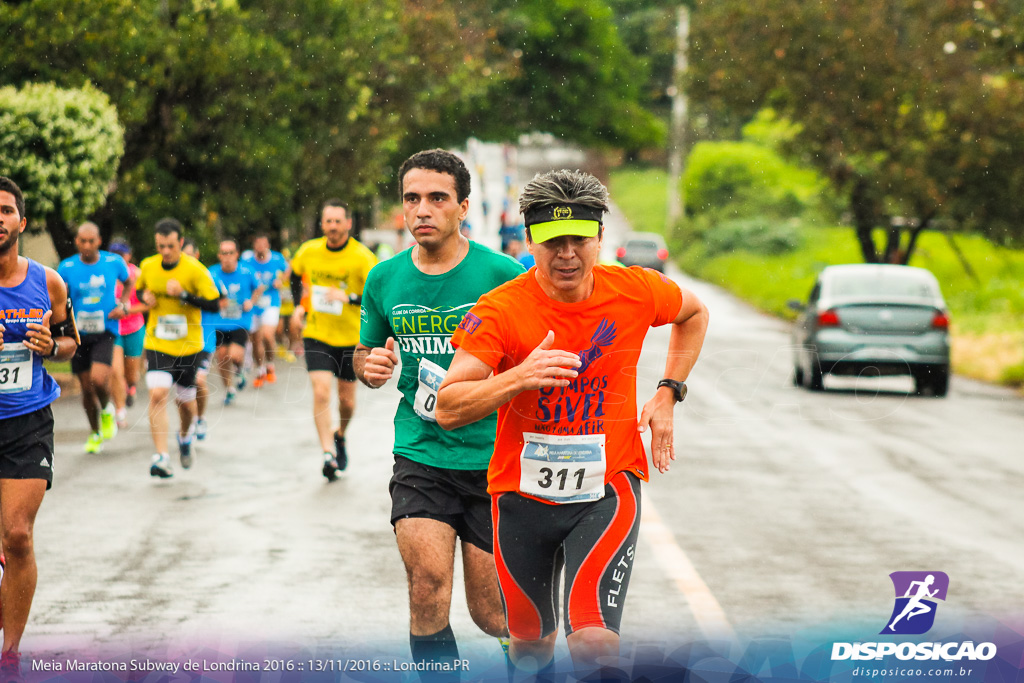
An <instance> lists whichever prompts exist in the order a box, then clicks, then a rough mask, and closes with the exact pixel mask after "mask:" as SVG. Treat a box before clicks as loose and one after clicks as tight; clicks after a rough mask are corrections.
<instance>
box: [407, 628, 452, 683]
mask: <svg viewBox="0 0 1024 683" xmlns="http://www.w3.org/2000/svg"><path fill="white" fill-rule="evenodd" d="M409 647H410V649H411V650H412V659H413V661H414V662H415V663H416V664H420V665H422V666H423V668H422V669H421V670H420V672H419V673H420V680H421V681H423V683H444V682H448V681H458V680H459V679H460V678H461V676H460V672H459V670H458V669H456V668H455V660H457V659H458V658H459V646H458V644H457V643H456V642H455V633H454V632H453V631H452V625H451V624H448V625H447V626H445V627H444V628H443V629H441V630H440V631H438V632H437V633H434V634H431V635H428V636H417V635H413V634H412V633H410V634H409ZM435 664H436V665H437V666H436V667H435V666H434V665H435ZM445 665H447V666H445ZM444 669H447V671H445V670H444Z"/></svg>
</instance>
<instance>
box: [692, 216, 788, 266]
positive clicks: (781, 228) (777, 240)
mask: <svg viewBox="0 0 1024 683" xmlns="http://www.w3.org/2000/svg"><path fill="white" fill-rule="evenodd" d="M802 242H803V233H802V232H801V230H800V224H799V222H798V221H792V220H791V221H784V222H783V221H775V220H766V219H764V218H738V219H735V220H729V221H722V222H720V223H717V224H716V225H714V226H713V227H711V228H709V229H706V230H705V231H704V232H703V247H704V255H705V256H708V257H711V256H717V255H718V254H728V253H730V252H734V251H747V252H751V253H755V254H764V255H765V256H775V255H778V254H785V253H787V252H790V251H793V250H795V249H797V248H799V247H800V245H801V244H802Z"/></svg>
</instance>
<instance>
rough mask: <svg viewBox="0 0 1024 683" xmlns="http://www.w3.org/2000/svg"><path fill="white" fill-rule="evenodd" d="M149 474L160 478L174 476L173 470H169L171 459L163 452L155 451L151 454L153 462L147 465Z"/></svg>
mask: <svg viewBox="0 0 1024 683" xmlns="http://www.w3.org/2000/svg"><path fill="white" fill-rule="evenodd" d="M149 476H151V477H160V478H161V479H167V478H168V477H173V476H174V472H172V471H171V459H170V458H168V457H167V455H166V454H165V453H156V454H155V455H154V456H153V462H152V463H151V464H150V466H149Z"/></svg>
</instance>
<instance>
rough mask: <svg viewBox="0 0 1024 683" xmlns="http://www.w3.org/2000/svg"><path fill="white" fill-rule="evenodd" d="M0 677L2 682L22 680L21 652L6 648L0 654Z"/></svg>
mask: <svg viewBox="0 0 1024 683" xmlns="http://www.w3.org/2000/svg"><path fill="white" fill-rule="evenodd" d="M0 677H2V678H3V681H4V683H7V682H8V681H11V682H14V681H23V680H25V679H24V678H22V676H21V653H20V652H15V651H14V650H8V651H7V652H4V653H3V654H2V655H0Z"/></svg>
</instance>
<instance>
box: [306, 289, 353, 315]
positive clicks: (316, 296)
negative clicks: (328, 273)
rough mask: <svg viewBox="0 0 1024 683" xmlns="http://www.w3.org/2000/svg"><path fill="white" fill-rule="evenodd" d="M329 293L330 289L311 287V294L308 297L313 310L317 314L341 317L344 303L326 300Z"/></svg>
mask: <svg viewBox="0 0 1024 683" xmlns="http://www.w3.org/2000/svg"><path fill="white" fill-rule="evenodd" d="M330 291H331V288H330V287H324V286H323V285H313V292H312V295H311V297H310V298H311V299H312V303H313V310H314V311H316V312H317V313H327V314H328V315H341V312H342V311H343V310H344V309H345V302H343V301H341V300H340V299H339V300H334V301H332V300H331V299H328V298H327V297H328V292H330Z"/></svg>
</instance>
